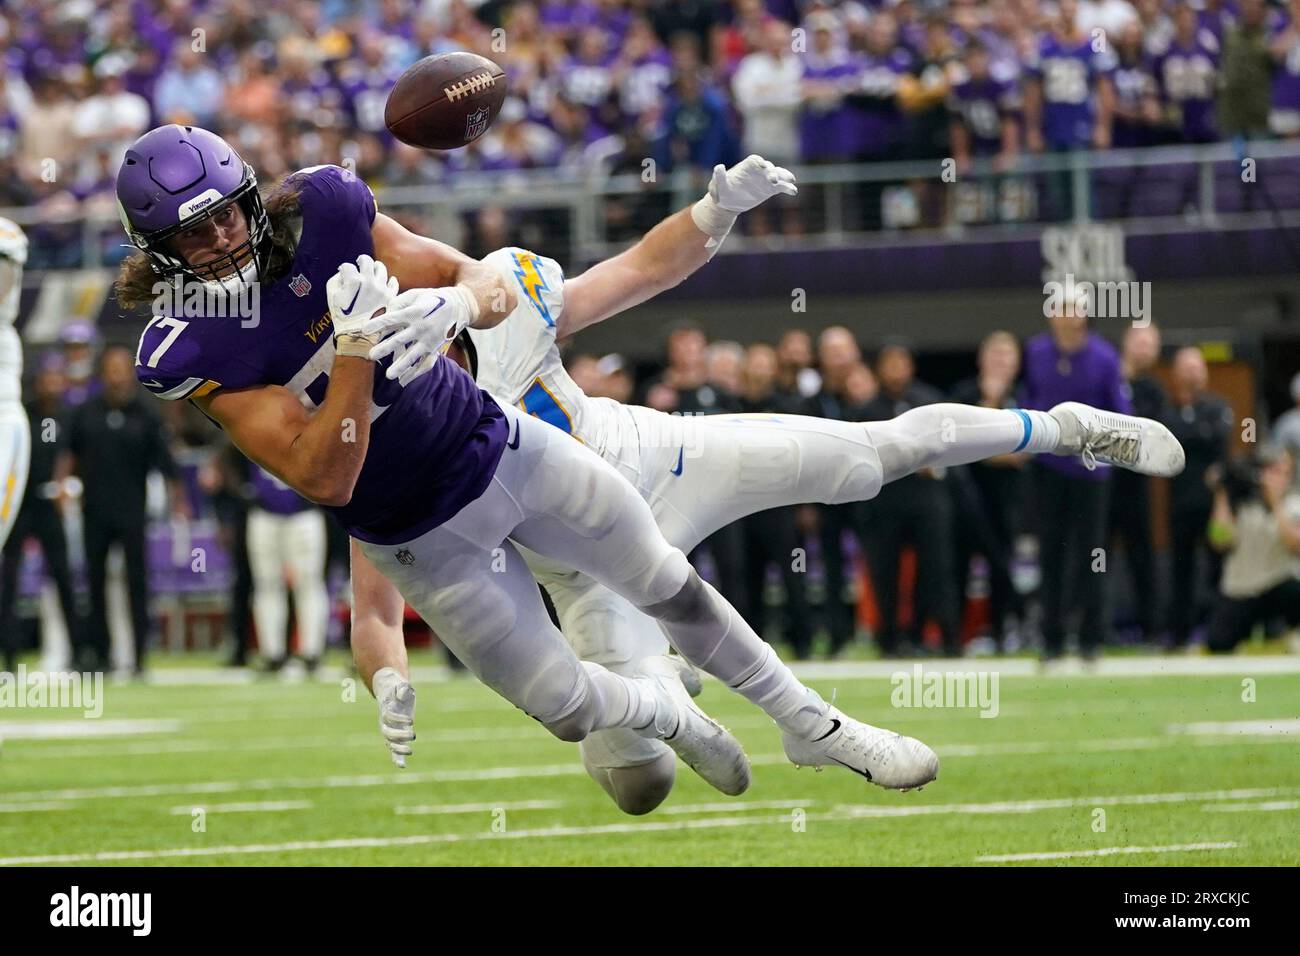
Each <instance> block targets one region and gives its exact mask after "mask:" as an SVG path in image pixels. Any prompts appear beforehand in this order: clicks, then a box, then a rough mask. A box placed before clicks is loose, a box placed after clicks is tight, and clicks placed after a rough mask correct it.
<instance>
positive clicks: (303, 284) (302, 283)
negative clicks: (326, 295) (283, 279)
mask: <svg viewBox="0 0 1300 956" xmlns="http://www.w3.org/2000/svg"><path fill="white" fill-rule="evenodd" d="M289 288H290V289H292V290H293V294H294V295H296V296H297V297H298V298H300V299H301V298H303V297H304V296H305V295H307V293H308V292H310V291H311V282H310V281H309V280H308V279H307V277H306V276H305V275H303V274H302V273H301V272H300V273H298V274H297V275H296V276H294V277H293V278H292V279H290V280H289Z"/></svg>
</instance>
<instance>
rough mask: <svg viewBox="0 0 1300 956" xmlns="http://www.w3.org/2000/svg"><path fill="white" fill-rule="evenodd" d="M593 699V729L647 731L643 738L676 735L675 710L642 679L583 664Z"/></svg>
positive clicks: (651, 684) (654, 688) (651, 683)
mask: <svg viewBox="0 0 1300 956" xmlns="http://www.w3.org/2000/svg"><path fill="white" fill-rule="evenodd" d="M582 666H583V668H584V669H586V671H587V676H588V677H589V678H590V679H591V692H592V693H593V694H594V695H595V696H596V699H597V704H598V708H597V713H598V714H600V715H601V716H600V717H598V718H597V720H596V727H597V729H602V728H606V727H627V728H629V729H631V730H635V731H638V732H640V731H651V733H648V734H647V736H655V737H658V736H664V737H671V736H672V735H673V734H674V733H676V732H677V711H676V709H675V708H671V707H668V704H667V701H665V700H664V695H663V694H661V693H660V692H659V690H658V688H657V687H655V685H654V683H653V682H652V681H650V680H647V679H646V678H643V677H638V678H631V677H622V676H620V675H618V674H615V673H614V672H613V671H610V670H606V669H605V668H604V667H601V666H600V665H599V664H593V663H591V662H590V661H583V662H582Z"/></svg>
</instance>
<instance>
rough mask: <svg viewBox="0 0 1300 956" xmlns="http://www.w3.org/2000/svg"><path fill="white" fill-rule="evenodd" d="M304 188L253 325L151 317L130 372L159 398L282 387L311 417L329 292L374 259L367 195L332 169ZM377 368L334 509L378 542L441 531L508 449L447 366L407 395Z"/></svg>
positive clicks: (323, 378)
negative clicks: (296, 224)
mask: <svg viewBox="0 0 1300 956" xmlns="http://www.w3.org/2000/svg"><path fill="white" fill-rule="evenodd" d="M286 182H288V183H292V184H294V185H297V186H298V188H299V189H300V193H299V202H300V205H301V209H302V235H301V238H300V239H299V241H298V247H297V251H296V252H295V254H294V260H293V263H292V265H291V266H290V267H289V268H288V270H287V271H286V272H285V274H284V275H283V276H281V277H280V278H278V279H277V280H276V281H274V282H272V283H269V284H267V285H264V286H263V287H262V288H261V295H260V302H259V305H260V308H259V310H258V313H257V315H258V317H259V319H260V321H259V322H258V323H257V324H256V325H253V326H250V327H245V325H246V320H242V319H240V318H237V317H232V318H215V317H204V316H199V317H193V318H191V317H190V316H188V315H187V316H186V317H185V318H184V319H181V318H172V317H167V316H155V317H154V318H153V319H152V320H151V321H150V322H149V324H148V325H147V326H146V327H145V330H144V332H143V333H142V334H141V336H140V347H139V350H138V351H137V352H136V374H137V375H138V376H139V378H140V381H141V382H142V383H143V384H144V386H145V387H146V388H147V389H149V391H151V392H153V393H154V394H155V395H158V396H159V397H161V398H164V399H171V400H179V399H183V398H198V397H202V396H205V395H211V394H213V393H215V392H218V391H220V390H223V389H227V390H229V389H242V388H252V387H256V386H260V385H280V386H283V387H285V388H287V389H288V390H289V391H291V392H293V393H294V394H295V395H296V396H297V398H298V400H299V401H301V402H302V403H303V405H304V406H306V408H307V409H308V410H312V409H315V408H316V407H318V406H319V405H320V403H321V402H322V401H323V400H324V397H325V389H326V387H327V386H328V385H329V372H330V368H331V367H332V365H333V362H334V341H333V336H332V328H331V322H330V314H329V306H328V304H327V302H326V299H325V283H326V282H327V281H329V279H330V277H331V276H333V275H334V273H335V272H336V271H337V270H338V267H339V266H340V265H342V264H343V263H344V262H353V261H355V260H356V258H357V257H358V256H359V255H361V254H362V253H366V254H369V255H373V254H374V242H373V241H372V239H371V236H370V229H371V225H372V224H373V222H374V218H375V201H374V197H373V196H372V195H371V194H370V189H369V188H368V187H367V186H366V184H365V183H363V182H362V181H361V180H359V179H357V177H356V176H355V175H353V174H352V173H351V172H349V171H347V170H344V169H340V168H339V167H337V166H315V167H312V168H310V169H305V170H301V171H299V172H297V173H294V174H293V175H292V176H290V177H289V178H288V180H286ZM390 364H391V361H390V360H389V359H385V360H384V361H383V362H380V363H377V364H376V366H375V381H374V391H373V395H372V398H371V410H370V422H371V425H370V446H369V449H368V450H367V452H366V460H365V464H364V465H363V466H362V469H361V474H360V476H358V478H357V483H356V486H355V488H354V489H353V492H352V499H351V501H349V502H348V503H347V504H346V505H344V506H342V507H338V508H330V509H328V510H329V511H331V512H333V513H334V514H335V516H336V517H337V518H338V519H339V521H340V523H342V525H343V526H344V527H345V528H346V529H347V531H348V533H349V534H351V535H353V536H354V537H356V538H360V539H361V540H363V541H369V542H372V543H374V544H395V543H398V542H401V541H408V540H410V539H411V538H415V537H418V536H419V535H421V534H424V533H425V532H426V531H428V530H430V529H431V528H434V527H437V526H438V525H439V524H441V523H442V522H444V521H446V520H447V519H448V518H450V517H451V516H452V515H454V514H456V512H458V511H459V510H460V509H461V508H462V507H464V506H465V505H466V504H468V503H469V502H471V501H473V500H474V499H475V498H477V497H478V496H479V495H480V494H482V493H483V489H484V488H486V487H487V484H488V482H489V481H490V480H491V478H492V474H493V472H495V470H496V466H497V462H498V460H499V459H500V457H501V451H502V449H503V447H504V445H505V440H506V431H507V427H506V421H505V417H504V416H503V415H502V413H501V410H500V408H498V407H497V405H496V403H495V402H493V401H492V400H491V399H490V398H489V397H488V396H487V395H486V394H485V393H484V392H481V391H479V389H478V388H477V387H476V386H475V385H474V382H473V380H472V379H471V378H470V377H469V375H468V374H466V373H465V371H464V370H463V369H461V368H460V366H458V365H456V364H455V363H454V362H449V361H445V360H439V361H437V362H435V363H434V365H433V368H432V369H431V370H430V371H429V372H427V373H425V374H424V375H422V376H420V377H419V378H418V379H416V380H415V381H414V382H412V383H411V384H410V385H408V386H407V387H406V388H402V387H401V386H400V385H398V383H397V382H394V381H389V380H388V378H387V377H386V376H385V374H384V373H385V369H386V368H387V366H388V365H390Z"/></svg>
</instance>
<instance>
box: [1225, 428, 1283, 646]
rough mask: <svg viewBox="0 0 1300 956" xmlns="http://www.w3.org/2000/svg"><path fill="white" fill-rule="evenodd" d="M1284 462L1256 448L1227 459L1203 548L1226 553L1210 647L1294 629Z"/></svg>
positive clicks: (1278, 453)
mask: <svg viewBox="0 0 1300 956" xmlns="http://www.w3.org/2000/svg"><path fill="white" fill-rule="evenodd" d="M1292 467H1293V465H1292V462H1291V458H1290V456H1289V455H1287V453H1286V452H1285V451H1283V450H1281V449H1279V448H1269V447H1264V448H1261V449H1259V451H1258V452H1256V454H1255V455H1254V457H1253V459H1246V460H1244V461H1236V462H1233V463H1232V464H1231V465H1230V466H1229V467H1228V469H1227V471H1226V474H1225V476H1224V479H1223V480H1222V481H1221V482H1220V483H1219V485H1218V487H1217V488H1216V489H1215V493H1214V511H1213V514H1212V516H1211V519H1210V531H1209V537H1210V544H1211V546H1212V547H1214V548H1215V550H1217V551H1219V552H1221V553H1223V554H1224V555H1225V557H1224V561H1223V575H1222V578H1221V579H1220V585H1219V590H1220V591H1221V597H1220V600H1219V605H1218V607H1217V608H1215V610H1214V613H1213V615H1212V616H1211V618H1210V626H1209V640H1208V645H1209V649H1210V650H1211V651H1213V652H1216V653H1225V652H1228V651H1231V650H1232V649H1233V648H1234V647H1236V646H1237V644H1239V643H1240V642H1241V641H1242V640H1244V639H1245V638H1247V637H1249V636H1250V633H1251V631H1252V630H1253V629H1254V627H1255V625H1256V624H1260V623H1267V622H1268V621H1270V620H1272V619H1273V618H1276V617H1279V616H1282V617H1285V618H1286V620H1287V623H1288V624H1289V625H1291V626H1295V625H1296V624H1300V493H1297V492H1295V491H1291V490H1290V483H1291V471H1292Z"/></svg>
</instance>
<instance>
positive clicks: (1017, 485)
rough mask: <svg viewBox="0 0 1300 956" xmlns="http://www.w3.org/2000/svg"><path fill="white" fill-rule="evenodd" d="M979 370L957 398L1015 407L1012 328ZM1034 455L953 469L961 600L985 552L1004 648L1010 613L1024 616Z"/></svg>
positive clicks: (996, 628)
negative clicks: (1024, 551)
mask: <svg viewBox="0 0 1300 956" xmlns="http://www.w3.org/2000/svg"><path fill="white" fill-rule="evenodd" d="M977 361H978V363H979V373H978V374H977V375H976V376H975V377H974V378H969V379H966V380H965V381H963V382H959V383H958V384H957V385H956V387H954V388H953V391H952V400H953V401H954V402H961V403H962V404H965V405H980V406H982V407H984V408H1015V407H1016V378H1017V376H1018V375H1019V374H1020V343H1019V342H1017V341H1016V338H1015V336H1013V335H1012V334H1011V333H1009V332H992V333H990V334H989V335H987V336H985V338H984V341H982V342H981V343H980V348H979V354H978V357H977ZM1028 460H1029V455H1027V454H1025V453H1024V452H1021V453H1019V454H1015V453H1012V454H1009V455H998V456H996V457H994V458H989V459H986V460H985V461H981V462H976V463H974V464H971V465H965V466H962V467H961V468H955V469H953V470H952V471H953V474H952V489H953V498H954V501H955V503H956V506H957V507H956V564H955V572H956V582H957V588H956V590H957V600H958V602H959V606H960V602H962V601H964V599H965V597H966V588H967V585H968V583H969V580H970V565H971V558H972V557H974V556H975V555H976V554H979V555H981V556H983V558H984V561H985V563H986V564H987V565H988V582H989V625H990V632H991V633H990V635H989V636H990V637H991V638H992V639H993V642H994V644H995V645H996V647H997V648H998V649H999V650H1001V649H1002V647H1003V646H1004V642H1005V638H1006V628H1007V617H1008V615H1010V614H1015V615H1017V616H1018V617H1020V616H1023V608H1022V607H1021V601H1020V595H1019V594H1018V593H1017V592H1016V589H1015V587H1014V586H1013V585H1012V582H1011V561H1012V558H1013V557H1014V555H1015V537H1016V530H1017V527H1018V524H1019V520H1018V518H1019V515H1018V514H1017V512H1018V509H1019V507H1020V502H1021V500H1022V499H1023V498H1024V481H1023V477H1024V476H1023V471H1022V470H1023V468H1024V466H1025V463H1026V462H1027V461H1028Z"/></svg>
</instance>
